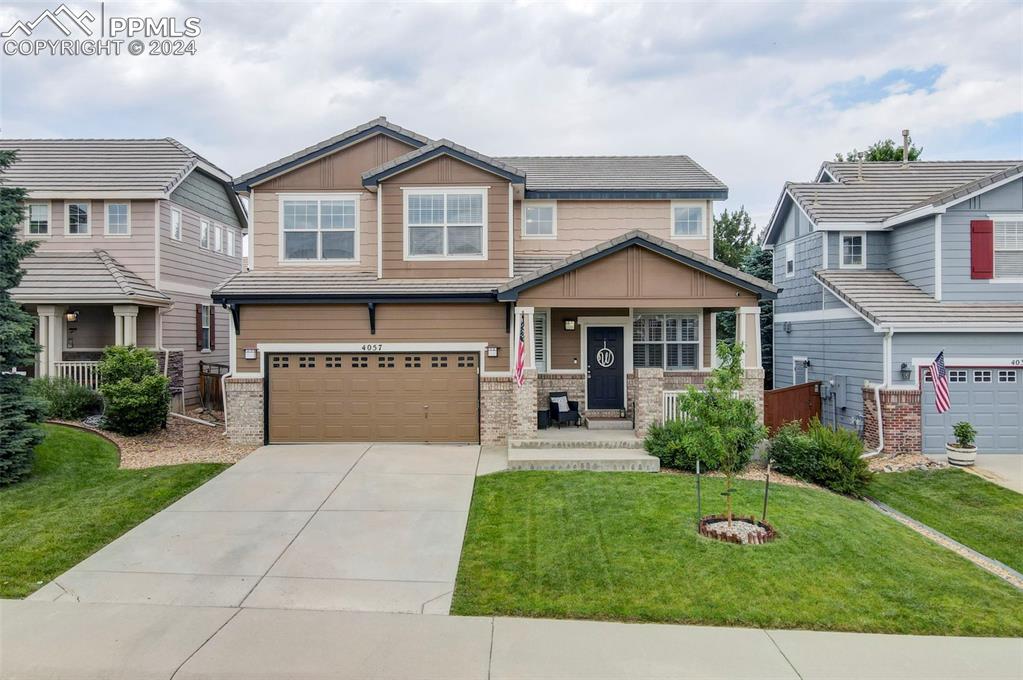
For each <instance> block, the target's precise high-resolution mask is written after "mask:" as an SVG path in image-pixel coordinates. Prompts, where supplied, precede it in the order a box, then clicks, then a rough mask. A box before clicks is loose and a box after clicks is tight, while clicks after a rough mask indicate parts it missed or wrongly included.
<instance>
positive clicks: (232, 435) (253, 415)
mask: <svg viewBox="0 0 1023 680" xmlns="http://www.w3.org/2000/svg"><path fill="white" fill-rule="evenodd" d="M224 382H225V383H226V385H225V388H226V390H227V392H226V393H225V394H224V406H225V408H226V410H227V412H226V413H225V417H226V418H227V437H228V439H230V440H231V443H232V444H262V443H263V379H262V378H260V377H251V378H248V377H233V378H227V379H226V380H225V381H224Z"/></svg>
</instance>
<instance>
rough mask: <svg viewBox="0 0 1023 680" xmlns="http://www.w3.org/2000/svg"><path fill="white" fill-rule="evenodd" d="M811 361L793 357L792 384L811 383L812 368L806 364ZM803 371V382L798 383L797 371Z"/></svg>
mask: <svg viewBox="0 0 1023 680" xmlns="http://www.w3.org/2000/svg"><path fill="white" fill-rule="evenodd" d="M806 361H809V357H792V384H793V385H805V384H806V383H808V382H810V367H809V366H807V365H806V364H805V363H804V362H806ZM800 368H801V369H803V379H802V381H799V382H797V381H796V371H797V370H798V369H800Z"/></svg>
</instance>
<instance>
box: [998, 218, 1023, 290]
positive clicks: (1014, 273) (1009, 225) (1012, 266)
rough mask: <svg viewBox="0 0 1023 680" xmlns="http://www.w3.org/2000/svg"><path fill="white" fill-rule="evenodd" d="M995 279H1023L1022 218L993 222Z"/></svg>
mask: <svg viewBox="0 0 1023 680" xmlns="http://www.w3.org/2000/svg"><path fill="white" fill-rule="evenodd" d="M995 278H996V279H1018V278H1023V216H1020V218H1019V219H1015V220H1004V221H995Z"/></svg>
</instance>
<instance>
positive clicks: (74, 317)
mask: <svg viewBox="0 0 1023 680" xmlns="http://www.w3.org/2000/svg"><path fill="white" fill-rule="evenodd" d="M64 318H65V319H67V320H68V322H69V323H74V322H75V321H78V310H77V309H76V310H72V311H69V312H68V313H67V314H65V315H64Z"/></svg>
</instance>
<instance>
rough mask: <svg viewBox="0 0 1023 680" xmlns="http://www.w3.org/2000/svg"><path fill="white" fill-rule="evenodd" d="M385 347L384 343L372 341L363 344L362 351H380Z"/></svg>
mask: <svg viewBox="0 0 1023 680" xmlns="http://www.w3.org/2000/svg"><path fill="white" fill-rule="evenodd" d="M383 348H384V346H383V345H382V344H380V343H379V342H377V343H370V344H368V345H363V346H362V351H363V352H379V351H381V350H382V349H383Z"/></svg>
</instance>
